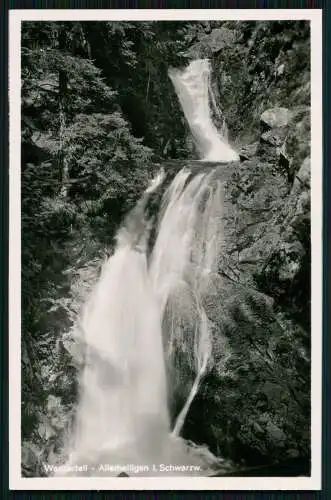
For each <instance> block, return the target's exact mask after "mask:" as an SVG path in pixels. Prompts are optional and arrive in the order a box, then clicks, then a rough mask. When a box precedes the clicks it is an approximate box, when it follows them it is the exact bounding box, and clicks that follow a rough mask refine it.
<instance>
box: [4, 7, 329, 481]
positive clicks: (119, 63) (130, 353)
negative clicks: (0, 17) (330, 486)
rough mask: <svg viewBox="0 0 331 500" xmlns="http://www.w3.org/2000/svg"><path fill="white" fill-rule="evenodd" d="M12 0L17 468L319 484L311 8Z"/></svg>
mask: <svg viewBox="0 0 331 500" xmlns="http://www.w3.org/2000/svg"><path fill="white" fill-rule="evenodd" d="M22 12H23V11H20V17H19V16H16V18H15V19H14V14H13V16H12V17H13V19H12V20H11V25H10V27H11V32H10V36H11V46H10V50H11V52H10V54H13V56H12V58H10V119H11V135H10V147H11V150H10V151H11V157H10V158H11V164H10V183H11V184H10V196H11V200H10V210H11V212H10V213H11V225H10V228H11V233H10V245H11V247H10V248H11V250H10V259H11V262H10V272H11V273H12V274H11V276H12V279H11V282H10V293H9V306H10V314H9V319H10V333H9V334H10V338H11V339H12V340H11V341H10V344H11V345H10V349H11V351H10V366H12V367H14V366H15V367H18V368H17V370H16V368H15V369H14V368H12V369H11V368H10V373H11V374H13V378H12V379H11V378H10V380H9V383H10V398H11V399H10V403H11V404H10V412H11V416H10V446H11V451H10V466H11V480H12V482H13V483H15V485H18V484H19V485H24V489H26V488H28V486H27V485H28V484H33V488H34V489H36V488H37V489H38V485H37V482H38V481H39V480H42V481H43V483H42V484H43V486H42V488H46V489H47V488H53V489H56V488H58V486H56V487H55V486H54V485H60V488H65V489H71V488H72V489H80V486H79V484H84V485H85V486H84V487H85V488H86V487H88V486H87V485H88V484H94V485H98V486H97V488H98V489H100V488H101V486H100V485H103V484H109V485H111V486H110V488H109V487H107V488H106V489H136V488H138V489H143V486H139V485H138V484H140V485H145V487H144V488H145V489H149V488H150V489H152V488H153V487H151V486H148V485H154V487H155V485H157V486H156V487H157V488H158V489H160V488H164V489H166V488H165V487H164V486H163V484H164V485H168V488H169V484H171V485H176V484H177V485H179V484H184V485H186V486H185V487H184V488H182V489H199V488H200V489H240V487H241V486H240V485H239V481H240V484H241V483H242V484H243V488H244V489H245V488H247V485H253V486H251V487H253V488H257V487H258V485H259V484H260V483H259V481H261V485H262V486H263V485H264V486H263V488H269V489H281V485H282V484H284V485H287V486H286V487H287V488H288V489H307V490H308V489H317V488H318V486H319V481H320V470H319V467H320V460H321V459H320V454H321V451H320V450H321V448H320V447H321V443H320V440H321V437H320V426H321V399H320V397H321V396H320V390H321V383H322V382H321V359H322V353H321V343H322V329H321V310H320V308H321V279H322V271H321V259H322V257H321V241H320V239H321V227H322V209H321V196H322V182H321V178H322V153H321V129H322V121H321V101H320V100H319V99H320V97H319V95H320V89H321V65H320V63H321V54H320V51H321V32H320V25H321V11H318V10H315V11H309V10H306V11H302V12H301V13H300V12H299V14H298V12H297V15H294V14H295V13H294V12H292V13H291V10H288V11H287V14H286V15H284V14H282V15H281V13H280V14H279V15H278V17H277V10H274V11H273V15H271V12H269V15H268V11H265V12H261V11H260V12H259V15H257V14H255V16H254V11H251V13H250V15H247V16H246V17H245V16H244V15H242V16H240V15H239V14H237V15H236V12H235V10H234V11H232V12H233V14H232V18H231V16H230V17H229V14H227V16H222V11H221V10H220V11H217V12H219V15H218V17H213V16H210V17H209V18H208V16H207V15H206V14H205V15H203V16H200V18H199V16H198V15H196V16H193V15H192V16H189V15H188V14H189V13H188V12H186V18H185V17H183V15H182V16H180V15H179V14H178V16H177V17H176V15H173V18H171V17H169V15H168V16H165V15H163V16H162V15H160V12H159V13H158V12H157V11H153V12H152V14H151V15H150V16H149V17H148V16H146V15H145V17H143V16H142V15H140V16H139V15H131V16H130V15H129V14H128V15H127V17H126V18H125V16H124V17H123V16H122V18H121V17H120V16H116V15H115V13H114V12H110V11H109V12H107V13H106V16H104V17H102V16H101V14H99V15H98V16H93V15H91V14H90V18H89V17H88V16H87V15H82V14H81V13H80V12H79V10H76V11H70V10H68V11H66V12H65V15H63V16H62V17H61V12H63V11H57V12H56V15H55V16H51V15H48V14H47V10H46V11H44V12H43V15H42V14H41V13H40V12H38V11H35V15H34V11H29V12H28V14H27V15H26V16H24V15H23V14H22ZM52 12H53V13H54V11H52ZM92 12H94V11H92ZM130 12H131V11H130ZM148 12H150V11H148ZM200 12H202V11H200ZM207 14H208V11H207ZM263 15H264V17H263ZM191 17H192V18H191ZM316 37H317V38H316ZM314 44H315V45H314ZM13 58H15V61H13ZM13 82H18V84H17V85H15V84H13ZM16 372H17V373H16ZM314 429H315V431H316V432H317V435H316V438H314V434H313V433H314ZM133 478H135V480H139V481H140V483H134V484H136V485H138V486H132V485H133V483H132V479H133ZM89 481H90V483H89ZM93 481H94V483H93ZM98 481H99V482H98ZM103 481H111V482H108V483H106V482H105V483H103ZM148 481H150V482H148ZM151 481H153V482H151ZM167 481H168V482H167ZM176 481H182V483H179V482H177V483H176ZM183 481H184V483H183ZM199 481H202V482H201V483H200V482H199ZM282 481H283V482H282ZM295 481H297V483H296V482H295ZM48 484H49V485H53V486H48ZM200 484H201V487H200V486H199V485H200ZM296 484H297V485H298V486H295V485H296ZM63 485H64V486H63ZM77 485H78V486H77ZM146 485H147V486H146ZM202 485H203V486H202ZM222 485H225V486H222ZM245 485H246V486H245ZM266 485H267V486H266ZM22 487H23V486H19V488H22ZM248 487H249V486H248ZM284 488H285V486H284ZM101 489H102V488H101Z"/></svg>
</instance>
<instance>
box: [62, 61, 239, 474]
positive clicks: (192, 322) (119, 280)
mask: <svg viewBox="0 0 331 500" xmlns="http://www.w3.org/2000/svg"><path fill="white" fill-rule="evenodd" d="M207 63H208V62H207V61H195V62H194V63H191V65H190V66H189V67H188V69H187V70H185V71H184V72H181V73H180V72H176V74H175V72H174V71H172V72H171V75H170V76H171V79H172V81H173V82H174V85H175V87H176V89H177V91H178V92H179V98H180V101H181V102H182V106H183V111H184V113H185V115H186V118H187V120H188V122H189V125H190V128H191V130H192V133H193V134H194V137H195V140H196V141H197V144H198V146H199V149H200V151H201V155H202V158H205V159H208V160H209V161H210V160H216V159H217V160H219V161H223V162H226V161H232V160H235V159H236V158H237V156H236V153H235V152H234V151H233V150H232V149H231V148H230V146H229V145H228V144H227V142H226V139H225V137H221V136H220V135H219V133H218V132H217V130H216V128H215V127H214V125H213V123H212V120H211V116H210V109H209V105H208V102H209V101H208V88H209V85H208V79H209V65H208V64H207ZM164 179H165V175H164V171H162V170H161V171H160V172H159V174H158V175H157V176H156V178H155V179H154V180H152V182H151V184H150V186H149V187H148V188H147V190H146V191H145V193H144V195H143V196H142V198H141V200H140V201H139V202H138V204H137V206H136V207H135V208H134V209H133V211H132V212H131V213H130V214H129V215H128V217H127V219H126V220H125V222H124V224H123V225H122V227H121V228H120V230H119V232H118V234H117V238H116V239H117V246H116V248H115V251H114V254H113V255H112V256H111V257H110V258H109V259H108V260H107V261H106V262H105V263H104V265H103V268H102V272H101V275H100V278H99V280H98V283H97V284H96V286H95V288H94V290H93V291H92V293H91V297H90V299H89V301H88V303H87V304H86V305H85V307H84V310H83V313H82V315H81V318H80V326H81V331H82V336H83V338H84V343H85V345H86V361H85V366H84V369H83V373H82V377H81V391H80V400H79V404H78V408H77V418H76V427H75V432H74V435H73V438H72V440H71V442H70V450H69V453H68V454H69V460H68V462H67V464H66V467H67V468H66V469H65V470H62V471H61V472H60V473H59V474H61V475H63V474H65V475H67V474H69V475H74V473H73V472H72V469H70V467H72V466H73V464H82V463H84V464H89V467H90V471H89V473H88V475H102V474H103V472H100V470H98V466H97V464H98V463H108V464H110V463H115V464H121V463H122V464H123V463H131V464H136V465H137V466H138V464H140V465H141V466H148V470H147V472H146V471H143V472H142V473H143V474H145V475H151V474H159V475H162V473H161V472H160V471H158V470H157V469H155V464H159V463H168V464H181V465H183V464H188V465H190V466H193V465H194V464H195V465H196V466H197V467H198V468H197V469H196V471H197V472H194V471H192V470H190V471H189V472H188V471H186V472H185V471H183V470H182V469H181V470H180V472H179V473H180V475H184V474H186V473H187V474H189V475H193V474H199V475H201V474H208V471H210V470H212V469H213V468H215V467H217V466H219V464H220V462H219V459H216V457H214V456H213V455H212V454H211V453H210V452H208V450H206V449H205V448H204V447H201V446H200V447H197V446H195V445H193V444H192V443H188V442H186V441H185V440H183V439H182V438H181V437H180V434H181V431H182V428H183V425H184V423H185V419H186V416H187V414H188V412H189V409H190V406H191V404H192V402H193V400H194V398H195V396H196V394H197V392H198V390H199V387H200V384H201V383H202V381H203V377H204V376H205V374H206V373H207V372H208V370H209V369H210V368H211V366H212V364H213V340H212V335H213V331H212V325H211V324H210V321H209V319H208V316H207V313H206V310H205V308H204V299H205V296H206V294H207V293H208V290H209V288H210V285H211V281H212V279H213V277H214V276H215V275H217V272H218V261H219V256H220V253H221V251H222V244H223V225H222V218H223V185H222V182H221V181H220V180H219V178H218V176H217V168H211V167H210V164H209V165H208V167H206V168H204V169H203V170H202V171H201V172H200V173H197V174H193V173H192V172H191V171H190V169H189V168H187V167H186V166H184V168H182V169H181V170H180V171H179V172H178V173H177V175H176V176H175V178H174V179H173V181H172V182H171V184H170V185H169V186H168V187H167V188H166V189H165V192H164V194H163V196H162V202H161V206H160V210H159V215H158V220H157V223H156V224H157V227H156V239H155V242H154V246H153V249H152V251H151V254H150V255H149V258H148V259H147V247H148V241H149V234H150V229H151V223H150V220H149V218H148V217H147V216H146V206H147V203H148V200H149V198H150V196H153V193H155V191H156V190H158V188H159V187H160V186H161V185H162V184H163V183H164ZM169 378H170V379H171V382H170V381H169ZM184 378H185V380H186V382H185V383H186V384H187V383H189V384H190V387H189V389H188V391H187V394H186V401H185V403H184V404H183V407H182V409H181V411H180V412H179V414H178V415H177V418H176V420H175V423H174V425H173V426H171V418H170V413H169V406H168V400H169V393H172V391H173V390H174V388H175V387H178V386H180V384H181V383H182V382H183V380H184ZM187 381H188V382H187ZM69 470H70V471H71V472H68V471H69ZM174 473H175V472H174V471H171V474H174ZM163 474H164V473H163ZM106 475H112V473H110V472H109V471H108V473H107V474H106ZM114 475H117V474H116V473H114Z"/></svg>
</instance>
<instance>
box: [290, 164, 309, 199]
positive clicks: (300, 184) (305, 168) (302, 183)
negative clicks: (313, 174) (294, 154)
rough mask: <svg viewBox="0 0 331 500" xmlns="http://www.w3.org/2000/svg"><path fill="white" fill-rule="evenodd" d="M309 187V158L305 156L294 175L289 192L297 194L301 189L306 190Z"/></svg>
mask: <svg viewBox="0 0 331 500" xmlns="http://www.w3.org/2000/svg"><path fill="white" fill-rule="evenodd" d="M309 188H310V158H309V157H307V158H306V159H305V160H304V161H303V163H302V165H301V167H300V169H299V171H298V172H297V173H296V175H295V178H294V182H293V187H292V192H291V194H293V195H298V194H300V193H301V192H302V191H305V190H308V189H309Z"/></svg>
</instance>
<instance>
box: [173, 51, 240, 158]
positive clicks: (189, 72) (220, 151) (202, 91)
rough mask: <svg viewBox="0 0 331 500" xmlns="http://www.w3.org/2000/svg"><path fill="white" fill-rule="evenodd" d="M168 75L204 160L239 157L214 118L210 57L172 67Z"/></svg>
mask: <svg viewBox="0 0 331 500" xmlns="http://www.w3.org/2000/svg"><path fill="white" fill-rule="evenodd" d="M169 76H170V78H171V80H172V82H173V85H174V87H175V90H176V92H177V96H178V99H179V101H180V104H181V106H182V108H183V112H184V114H185V117H186V120H187V122H188V125H189V127H190V130H191V133H192V135H193V138H194V141H195V143H196V146H197V149H198V151H199V153H200V156H201V158H202V159H203V160H205V161H219V162H230V161H236V160H238V159H239V157H238V154H237V153H236V152H235V151H234V150H233V149H232V148H231V147H230V146H229V144H228V142H227V140H226V137H225V136H224V135H222V132H223V134H224V130H223V131H221V133H219V132H218V130H217V128H216V127H215V125H214V124H213V121H212V118H211V109H210V104H209V96H211V100H212V101H213V102H215V96H214V94H213V92H212V87H211V84H210V78H211V71H210V63H209V60H208V59H197V60H195V61H192V62H191V63H190V64H189V65H188V67H187V68H185V69H184V70H178V69H173V68H171V69H170V70H169Z"/></svg>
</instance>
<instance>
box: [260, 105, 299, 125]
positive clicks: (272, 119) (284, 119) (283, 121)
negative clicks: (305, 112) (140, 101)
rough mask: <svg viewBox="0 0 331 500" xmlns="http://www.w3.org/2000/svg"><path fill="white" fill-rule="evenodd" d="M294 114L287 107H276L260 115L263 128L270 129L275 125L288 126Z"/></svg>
mask: <svg viewBox="0 0 331 500" xmlns="http://www.w3.org/2000/svg"><path fill="white" fill-rule="evenodd" d="M292 116H293V113H292V112H291V111H290V110H289V109H287V108H281V107H275V108H271V109H267V110H266V111H264V112H263V113H262V115H261V117H260V123H261V126H262V130H270V129H272V128H274V127H277V128H279V127H286V126H287V125H288V124H289V123H290V121H291V118H292Z"/></svg>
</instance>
